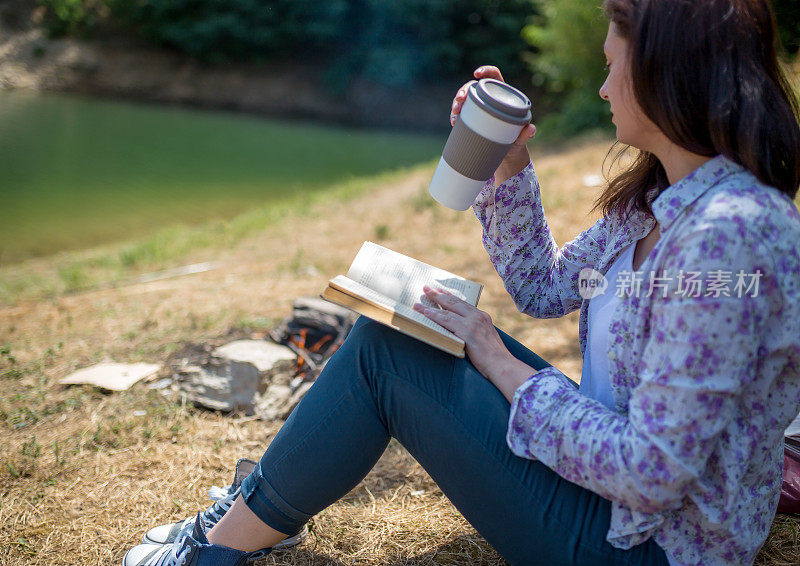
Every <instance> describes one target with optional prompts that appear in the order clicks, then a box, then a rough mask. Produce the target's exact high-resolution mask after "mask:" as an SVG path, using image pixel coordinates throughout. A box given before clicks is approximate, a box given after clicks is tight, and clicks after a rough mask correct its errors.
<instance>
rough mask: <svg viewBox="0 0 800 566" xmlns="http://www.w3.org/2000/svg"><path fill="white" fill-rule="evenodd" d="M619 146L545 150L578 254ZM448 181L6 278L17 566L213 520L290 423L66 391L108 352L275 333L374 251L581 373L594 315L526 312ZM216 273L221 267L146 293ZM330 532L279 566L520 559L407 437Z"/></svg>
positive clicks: (83, 559)
mask: <svg viewBox="0 0 800 566" xmlns="http://www.w3.org/2000/svg"><path fill="white" fill-rule="evenodd" d="M607 148H608V140H605V139H597V138H588V139H584V140H580V141H575V142H571V143H570V144H569V146H568V147H565V148H563V149H562V150H560V151H557V152H551V153H547V154H543V153H542V152H541V151H539V150H538V149H535V150H534V156H535V157H534V159H535V163H536V165H537V171H538V173H539V176H540V178H541V181H542V186H543V200H544V204H545V208H546V210H547V214H548V220H549V222H550V226H551V228H552V230H553V232H554V236H555V238H556V241H557V242H558V243H559V244H563V243H564V242H566V241H568V240H570V239H571V238H573V237H574V236H575V235H576V234H577V233H578V232H579V231H580V230H583V229H585V228H586V227H588V226H590V225H591V224H592V222H593V221H594V220H595V218H596V215H593V216H590V215H588V214H587V211H588V210H589V209H590V208H591V203H592V201H593V199H594V197H595V196H596V195H597V193H598V191H599V188H596V187H594V188H587V187H586V186H584V183H583V179H584V176H586V175H589V174H598V173H600V171H601V164H602V162H603V158H604V156H605V153H606V150H607ZM432 170H433V164H429V165H426V166H424V167H418V168H415V169H411V170H408V171H405V172H403V173H396V174H392V175H388V176H384V177H379V178H374V179H371V180H369V181H359V182H357V183H345V184H343V185H341V186H339V187H338V188H336V189H335V190H332V191H327V192H324V193H322V192H321V193H319V196H318V197H317V196H315V197H314V198H312V199H308V200H306V199H303V200H298V201H297V202H294V203H291V204H286V205H285V207H283V208H281V209H280V210H275V209H273V210H272V211H271V212H266V211H254V212H251V213H248V214H247V215H243V216H240V217H237V218H236V219H234V220H232V221H229V222H220V223H215V224H213V225H208V226H204V227H201V228H194V229H179V230H177V231H176V232H175V233H169V234H166V235H161V236H159V237H153V238H147V239H144V240H139V241H136V242H132V243H129V244H126V245H120V246H110V247H107V248H104V249H95V250H86V251H83V252H80V253H74V254H63V255H60V256H54V257H52V258H46V259H37V260H30V261H27V262H24V263H22V264H19V265H17V266H14V267H13V268H5V269H3V270H2V272H0V278H2V280H3V282H4V283H3V285H4V289H5V291H4V293H5V294H4V296H3V304H2V305H0V387H2V390H3V394H2V398H3V404H2V407H0V431H2V434H3V437H4V439H5V441H4V442H3V443H2V445H0V497H1V498H2V505H0V523H2V524H3V525H4V528H3V529H2V530H0V566H5V565H11V564H14V565H18V564H33V565H45V564H47V565H53V564H82V565H83V564H115V563H119V560H121V558H122V555H123V554H124V552H125V550H126V549H127V548H128V547H130V546H131V545H133V544H135V543H136V542H137V541H138V540H139V539H140V537H141V534H142V533H143V532H144V531H145V530H146V529H147V528H149V527H150V526H152V525H155V524H157V523H161V522H166V521H172V520H176V519H178V518H182V517H185V516H188V515H190V514H192V513H194V512H195V511H196V510H197V509H199V508H201V507H205V506H206V505H207V496H206V490H207V487H208V486H209V485H226V484H227V483H228V482H229V481H230V480H229V478H230V475H231V473H232V466H233V464H234V462H235V460H236V459H237V458H239V457H250V458H257V457H258V456H259V455H260V454H261V453H262V452H263V449H264V447H265V446H266V445H268V443H269V441H270V439H271V438H272V436H273V435H274V434H275V432H276V431H277V430H278V428H279V426H280V424H281V423H280V422H272V423H262V422H254V421H251V420H249V419H246V418H242V417H236V416H223V415H219V414H214V413H209V412H205V411H201V410H196V409H194V408H192V407H188V406H181V405H180V404H177V403H174V402H173V401H172V400H171V399H168V398H166V397H164V396H162V395H161V394H160V393H158V392H157V391H153V390H150V389H148V387H147V385H146V384H139V385H137V386H135V387H133V388H132V389H131V390H129V391H127V392H125V393H120V394H112V395H106V394H102V393H99V392H97V391H95V390H92V389H91V388H88V387H74V388H68V389H67V388H63V387H60V386H58V385H57V384H56V383H57V380H58V379H59V378H60V377H63V376H64V375H66V374H67V373H68V372H70V371H72V370H74V369H76V368H79V367H84V366H87V365H90V364H92V363H96V362H99V361H101V360H103V359H105V358H110V359H113V360H116V361H152V362H160V361H164V360H166V359H167V358H169V357H170V356H174V355H175V354H176V352H180V351H181V350H182V348H184V347H185V345H186V344H187V343H197V342H211V343H213V342H217V341H220V340H223V339H225V338H231V337H242V336H251V335H256V336H258V335H263V332H265V331H267V330H269V329H270V328H271V327H272V326H273V325H274V324H275V323H276V322H277V321H278V320H279V319H280V318H282V317H283V316H285V315H286V314H287V313H288V312H289V310H290V306H291V302H292V300H293V299H294V298H295V297H298V296H301V295H315V294H318V293H319V292H320V290H321V289H322V288H323V286H324V284H325V282H326V281H327V279H328V278H329V277H331V276H333V275H335V274H338V273H342V272H343V271H344V270H346V268H347V266H348V265H349V262H350V260H351V259H352V257H353V255H354V253H355V252H356V250H357V249H358V247H359V246H360V244H361V242H363V241H364V240H374V241H379V242H381V243H383V244H384V245H386V246H388V247H391V248H393V249H397V250H398V251H402V252H404V253H407V254H409V255H412V256H415V257H418V258H420V259H423V260H425V261H428V262H430V263H433V264H436V265H439V266H442V267H444V268H446V269H448V270H451V271H454V272H456V273H460V274H463V275H465V276H468V277H470V278H472V279H475V280H477V281H482V282H484V283H485V285H486V289H485V291H484V295H483V297H482V299H481V306H482V308H484V309H485V310H487V311H488V312H489V313H491V314H492V316H493V318H494V320H495V322H496V323H497V324H498V325H499V326H501V327H503V328H504V329H505V330H507V331H508V332H510V333H511V334H512V335H514V336H515V337H517V338H518V339H520V340H521V341H522V342H523V343H525V344H527V345H529V346H530V347H532V348H534V349H535V350H536V351H537V352H538V353H539V354H541V355H542V356H543V357H544V358H545V359H547V360H548V361H549V362H551V363H553V364H554V365H556V366H558V367H559V368H561V369H562V370H563V371H565V373H567V375H570V376H572V377H574V378H577V377H578V376H579V375H580V369H581V360H580V352H579V349H578V342H577V320H578V313H577V312H576V313H572V314H570V315H568V316H566V317H564V318H562V319H551V320H532V319H529V318H526V317H523V316H521V315H519V314H518V313H517V312H516V310H515V309H514V307H513V304H512V303H511V301H510V299H509V298H508V296H507V294H506V292H505V291H504V289H503V287H502V283H501V282H500V280H499V278H498V277H497V275H496V274H495V273H494V271H493V269H492V266H491V264H490V263H489V261H488V259H487V258H486V254H485V252H484V251H483V249H482V246H481V244H480V229H479V227H478V225H477V223H476V222H475V220H474V218H473V217H472V215H471V213H470V212H466V213H457V212H453V211H449V210H446V209H444V208H442V207H440V206H438V205H435V204H434V203H433V202H432V201H431V200H430V199H429V198H428V196H427V194H426V188H427V182H428V180H429V178H430V175H431V173H432ZM124 258H129V259H124ZM201 262H211V263H212V264H214V265H215V266H216V268H215V269H213V270H210V271H206V272H203V273H197V274H194V275H186V276H183V277H171V278H164V279H160V280H155V281H149V282H144V281H141V280H139V281H137V280H135V279H133V278H134V277H136V276H140V275H144V274H147V273H151V272H154V271H158V270H162V269H167V268H172V267H176V266H181V265H189V264H196V263H201ZM70 273H74V274H77V275H70ZM121 280H123V281H122V283H124V284H121V285H118V286H116V287H110V286H103V285H98V284H101V283H104V282H109V281H121ZM143 411H144V413H145V414H142V412H143ZM311 526H312V535H311V537H310V539H309V541H308V543H306V544H305V545H303V546H301V547H300V548H298V549H296V550H294V551H291V552H287V553H276V554H274V555H271V556H270V557H268V558H267V559H265V560H262V561H261V562H260V563H259V564H297V565H322V564H359V565H378V564H398V565H400V564H418V565H422V564H454V565H455V564H459V565H460V564H481V565H495V564H498V565H499V564H502V563H503V561H502V560H501V559H500V558H499V556H498V555H497V554H496V553H495V552H494V551H493V550H492V549H491V548H490V547H489V546H488V545H487V544H486V543H485V542H484V541H483V540H482V539H481V537H480V536H478V535H477V533H475V531H474V530H473V529H472V528H471V527H470V526H469V524H468V523H466V521H465V520H464V519H463V518H462V517H461V516H460V515H459V514H458V513H457V511H456V510H455V509H454V508H453V507H452V505H451V504H450V503H449V502H448V500H447V499H446V498H445V497H444V495H443V494H442V493H441V491H440V490H439V489H438V488H437V487H436V485H435V484H434V483H433V482H432V480H431V479H430V478H429V477H428V476H427V474H426V473H425V472H424V470H422V469H421V468H420V467H419V465H418V464H417V463H416V462H415V461H414V460H413V459H412V458H411V457H410V456H409V455H408V454H407V453H406V452H405V450H404V449H403V448H402V447H400V446H399V445H397V444H396V443H394V442H393V443H392V444H391V445H390V447H389V450H387V452H386V454H385V455H384V457H383V458H382V459H381V461H380V462H379V464H378V466H377V467H376V468H375V470H373V472H372V473H371V474H370V475H369V476H368V477H367V478H366V479H365V481H364V482H362V483H361V484H359V485H358V486H357V487H356V488H355V489H354V490H353V491H352V492H351V493H350V494H348V495H347V496H346V497H345V498H344V499H343V500H341V501H340V502H339V503H337V504H335V505H333V506H332V507H330V508H329V509H327V510H325V511H323V512H322V513H320V514H319V515H317V516H316V517H315V518H314V519H313V522H312V525H311ZM798 556H800V531H799V530H798V524H797V523H796V522H793V521H791V520H788V519H786V518H779V520H778V521H777V522H776V526H775V527H774V529H773V535H772V536H771V538H770V540H769V542H768V547H767V548H766V549H765V551H763V552H762V554H761V556H760V557H759V561H758V564H762V565H765V564H769V565H772V566H778V565H784V564H787V565H788V564H796V563H797V557H798Z"/></svg>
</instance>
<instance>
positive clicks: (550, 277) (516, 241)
mask: <svg viewBox="0 0 800 566" xmlns="http://www.w3.org/2000/svg"><path fill="white" fill-rule="evenodd" d="M473 210H474V211H475V214H476V216H477V217H478V220H480V222H481V224H482V225H483V245H484V247H485V248H486V251H487V252H488V253H489V257H490V259H491V261H492V263H493V264H494V267H495V269H496V270H497V273H498V274H499V275H500V277H501V279H502V280H503V283H504V284H505V287H506V289H507V290H508V292H509V293H510V295H511V297H512V298H513V299H514V302H515V304H516V305H517V308H518V309H519V310H520V311H521V312H523V313H526V314H529V315H531V316H533V317H536V318H556V317H561V316H564V315H565V314H567V313H569V312H571V311H573V310H575V309H577V308H579V307H580V305H581V301H582V298H581V296H580V294H579V293H578V276H579V274H580V271H581V269H583V268H584V267H594V266H595V265H596V264H597V263H598V261H599V259H600V257H601V256H602V254H603V251H604V249H605V246H606V242H607V239H608V233H609V227H608V222H609V221H608V220H607V219H606V217H604V218H601V219H600V220H598V221H597V222H596V223H595V224H594V225H593V226H592V227H591V228H589V229H588V230H586V231H584V232H583V233H581V234H580V235H579V236H578V237H577V238H575V239H574V240H572V241H571V242H569V243H567V244H565V245H564V247H563V248H562V249H559V248H558V246H557V245H556V242H555V240H554V239H553V236H552V234H551V232H550V227H549V226H548V224H547V220H545V216H544V208H543V207H542V200H541V195H540V191H539V181H538V179H537V178H536V173H535V172H534V169H533V164H528V166H527V167H525V168H524V169H523V170H522V171H520V172H519V173H518V174H517V175H515V176H513V177H511V178H510V179H508V180H507V181H506V182H505V183H503V184H501V185H500V186H498V187H494V183H493V180H489V182H487V184H486V186H485V187H484V189H483V191H482V192H481V193H480V194H479V195H478V198H477V199H476V202H475V204H474V205H473Z"/></svg>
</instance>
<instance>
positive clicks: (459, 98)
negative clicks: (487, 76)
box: [450, 81, 477, 126]
mask: <svg viewBox="0 0 800 566" xmlns="http://www.w3.org/2000/svg"><path fill="white" fill-rule="evenodd" d="M475 82H477V81H469V82H468V83H464V85H463V86H462V87H461V88H460V89H458V92H457V93H456V96H455V98H453V104H452V105H451V107H450V125H451V126H452V125H454V124H455V123H456V116H458V115H459V114H460V113H461V107H462V106H464V102H465V101H466V100H467V89H469V87H470V85H471V84H473V83H475Z"/></svg>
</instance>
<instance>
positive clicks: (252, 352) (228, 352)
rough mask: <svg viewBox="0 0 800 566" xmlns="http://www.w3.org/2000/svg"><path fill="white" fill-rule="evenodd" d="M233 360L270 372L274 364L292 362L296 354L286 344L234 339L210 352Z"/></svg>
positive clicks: (215, 355) (274, 367)
mask: <svg viewBox="0 0 800 566" xmlns="http://www.w3.org/2000/svg"><path fill="white" fill-rule="evenodd" d="M211 355H212V356H214V357H215V358H224V359H227V360H231V361H234V362H247V363H251V364H253V365H254V366H255V367H256V368H257V369H258V371H260V372H272V371H273V370H275V369H276V366H278V365H280V366H283V367H285V366H286V365H287V362H288V363H289V364H294V362H295V360H296V359H297V355H296V354H295V353H294V352H292V351H291V350H290V349H289V348H287V347H286V346H281V345H280V344H275V343H273V342H267V341H266V340H236V341H235V342H230V343H228V344H225V345H224V346H220V347H219V348H217V349H216V350H214V351H213V352H212V354H211Z"/></svg>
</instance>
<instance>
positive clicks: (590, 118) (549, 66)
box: [523, 0, 610, 137]
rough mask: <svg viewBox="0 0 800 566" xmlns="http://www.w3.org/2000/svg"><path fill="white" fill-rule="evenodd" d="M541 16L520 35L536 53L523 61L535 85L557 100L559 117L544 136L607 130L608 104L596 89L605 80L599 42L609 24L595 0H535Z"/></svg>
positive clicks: (600, 42) (547, 124)
mask: <svg viewBox="0 0 800 566" xmlns="http://www.w3.org/2000/svg"><path fill="white" fill-rule="evenodd" d="M536 3H537V4H538V6H539V11H540V14H541V15H540V16H538V17H536V18H535V19H534V20H533V22H532V23H531V24H530V25H529V26H527V27H526V28H525V29H524V31H523V36H524V37H525V39H526V40H528V41H529V42H530V43H531V45H532V46H533V47H535V48H536V49H537V53H536V54H535V55H533V56H530V57H528V60H529V62H530V65H531V70H532V71H533V73H534V81H535V82H536V83H537V84H540V85H542V86H544V87H546V88H547V90H548V91H550V92H551V93H552V96H553V98H555V99H557V100H558V103H557V106H558V109H559V114H558V115H556V116H552V117H550V119H549V120H548V121H547V122H546V123H545V124H542V126H545V125H546V127H544V128H543V130H545V129H549V130H555V131H550V132H545V131H543V132H542V133H543V134H545V133H546V134H547V135H555V136H556V137H558V136H569V135H572V134H575V133H577V132H579V131H582V130H585V129H588V128H594V127H598V126H602V127H608V125H609V123H610V122H609V113H608V105H607V104H606V103H605V102H604V101H603V100H602V99H601V98H600V97H599V95H598V90H599V89H600V86H601V85H602V84H603V81H604V80H605V69H604V66H605V58H604V56H603V41H604V40H605V36H606V31H607V29H608V23H607V22H606V20H605V18H604V17H603V13H602V11H601V10H600V7H599V2H598V1H597V0H536Z"/></svg>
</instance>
